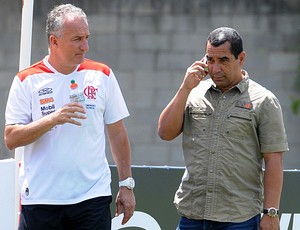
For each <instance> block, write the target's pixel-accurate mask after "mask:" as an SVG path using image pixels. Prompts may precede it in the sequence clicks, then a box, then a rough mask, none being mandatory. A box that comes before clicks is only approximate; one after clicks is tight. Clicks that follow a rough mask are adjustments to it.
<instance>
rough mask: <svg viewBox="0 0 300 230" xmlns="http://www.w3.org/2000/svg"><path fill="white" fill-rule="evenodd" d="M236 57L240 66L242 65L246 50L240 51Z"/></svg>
mask: <svg viewBox="0 0 300 230" xmlns="http://www.w3.org/2000/svg"><path fill="white" fill-rule="evenodd" d="M238 59H239V63H240V66H243V65H244V63H245V60H246V52H245V51H242V52H241V53H240V54H239V56H238Z"/></svg>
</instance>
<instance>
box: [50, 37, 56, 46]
mask: <svg viewBox="0 0 300 230" xmlns="http://www.w3.org/2000/svg"><path fill="white" fill-rule="evenodd" d="M49 44H50V45H51V46H54V47H57V46H58V41H57V37H55V36H54V35H50V37H49Z"/></svg>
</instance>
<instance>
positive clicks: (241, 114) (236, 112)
mask: <svg viewBox="0 0 300 230" xmlns="http://www.w3.org/2000/svg"><path fill="white" fill-rule="evenodd" d="M253 120H254V118H253V115H252V114H251V111H249V110H246V109H239V108H238V109H237V108H236V109H233V110H232V111H230V112H229V114H228V115H227V122H226V129H225V130H226V131H225V135H227V136H229V137H233V138H237V139H244V138H245V137H246V136H247V135H249V134H250V133H251V131H252V130H253Z"/></svg>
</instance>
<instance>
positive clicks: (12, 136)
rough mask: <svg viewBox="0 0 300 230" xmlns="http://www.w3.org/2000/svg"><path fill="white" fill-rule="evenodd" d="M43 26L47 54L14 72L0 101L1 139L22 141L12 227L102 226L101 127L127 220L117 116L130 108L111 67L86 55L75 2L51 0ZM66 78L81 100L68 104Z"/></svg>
mask: <svg viewBox="0 0 300 230" xmlns="http://www.w3.org/2000/svg"><path fill="white" fill-rule="evenodd" d="M46 33H47V36H48V42H49V51H50V53H49V55H48V56H46V57H45V58H44V59H43V60H42V61H40V62H38V63H36V64H34V65H32V66H31V67H29V68H27V69H25V70H23V71H21V72H19V73H18V74H17V75H16V77H15V78H14V81H13V83H12V86H11V90H10V94H9V98H8V102H7V108H6V127H5V142H6V145H7V147H8V148H9V149H15V148H17V147H20V146H24V155H23V160H22V168H21V177H20V182H21V203H22V211H21V219H20V226H19V229H22V230H23V229H24V230H25V229H30V230H41V229H43V230H48V229H72V230H74V229H105V230H108V229H111V215H110V208H109V205H110V203H111V199H112V196H111V188H110V182H111V174H110V169H109V166H108V163H107V160H106V156H105V143H106V141H105V128H106V129H107V134H108V138H109V142H110V146H111V152H112V154H113V158H114V160H115V163H116V165H117V168H118V173H119V180H120V183H119V184H120V189H119V193H118V195H117V199H116V205H117V210H116V214H117V215H118V214H120V213H121V212H122V211H123V210H124V219H123V223H126V222H127V221H128V220H129V219H130V217H131V216H132V214H133V212H134V209H135V197H134V193H133V190H132V189H133V187H134V180H133V178H132V177H131V159H130V145H129V140H128V136H127V132H126V129H125V126H124V124H123V121H122V120H123V119H124V118H125V117H127V116H129V113H128V110H127V107H126V104H125V101H124V99H123V96H122V93H121V90H120V88H119V85H118V83H117V80H116V78H115V76H114V74H113V72H112V70H111V69H110V68H109V67H108V66H107V65H105V64H102V63H99V62H96V61H92V60H88V59H86V58H85V55H86V52H87V51H88V50H89V45H88V38H89V35H90V32H89V26H88V21H87V17H86V15H85V13H84V12H83V11H82V9H80V8H78V7H75V6H73V5H71V4H66V5H60V6H57V7H55V8H54V9H53V10H52V11H51V12H50V13H49V14H48V18H47V25H46ZM72 80H74V81H75V82H76V84H77V85H78V88H79V89H80V90H82V91H83V92H84V97H85V106H82V105H81V104H79V103H76V102H72V103H70V99H69V93H70V90H71V89H70V84H71V83H70V82H71V81H72ZM80 121H82V122H84V124H85V125H82V124H81V122H80Z"/></svg>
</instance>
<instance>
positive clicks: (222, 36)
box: [207, 27, 243, 59]
mask: <svg viewBox="0 0 300 230" xmlns="http://www.w3.org/2000/svg"><path fill="white" fill-rule="evenodd" d="M207 42H209V43H210V44H211V45H212V46H214V47H218V46H220V45H222V44H224V43H225V42H229V43H230V51H231V53H232V54H233V55H234V57H235V58H236V59H237V58H238V55H239V54H240V53H241V52H242V51H243V41H242V37H241V36H240V35H239V33H238V32H237V31H236V30H235V29H232V28H229V27H220V28H217V29H215V30H213V31H212V32H210V34H209V35H208V37H207Z"/></svg>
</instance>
